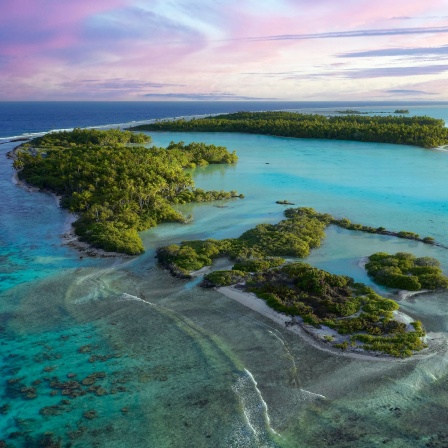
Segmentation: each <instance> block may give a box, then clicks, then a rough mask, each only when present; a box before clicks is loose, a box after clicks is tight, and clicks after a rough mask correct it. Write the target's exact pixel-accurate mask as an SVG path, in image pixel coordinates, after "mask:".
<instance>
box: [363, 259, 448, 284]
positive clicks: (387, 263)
mask: <svg viewBox="0 0 448 448" xmlns="http://www.w3.org/2000/svg"><path fill="white" fill-rule="evenodd" d="M366 269H367V273H368V274H369V275H370V276H371V277H372V278H373V280H374V281H375V282H376V283H379V284H380V285H385V286H388V287H390V288H398V289H405V290H408V291H420V290H421V289H441V288H448V278H447V277H445V276H444V275H443V274H442V270H441V269H440V263H439V262H438V261H437V260H436V259H434V258H429V257H421V258H417V257H415V256H414V255H412V254H408V253H405V252H398V253H396V254H395V255H389V254H386V253H384V252H378V253H376V254H373V255H371V256H370V257H369V262H368V263H367V264H366Z"/></svg>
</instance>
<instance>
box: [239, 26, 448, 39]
mask: <svg viewBox="0 0 448 448" xmlns="http://www.w3.org/2000/svg"><path fill="white" fill-rule="evenodd" d="M438 33H448V26H439V27H424V28H387V29H377V30H354V31H336V32H329V33H312V34H280V35H273V36H259V37H247V38H241V39H230V40H248V41H284V40H309V39H339V38H349V37H375V36H398V35H412V34H438Z"/></svg>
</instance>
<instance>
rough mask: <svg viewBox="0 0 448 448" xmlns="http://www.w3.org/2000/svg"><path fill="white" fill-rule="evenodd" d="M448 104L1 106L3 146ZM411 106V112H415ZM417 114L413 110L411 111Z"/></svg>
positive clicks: (437, 113)
mask: <svg viewBox="0 0 448 448" xmlns="http://www.w3.org/2000/svg"><path fill="white" fill-rule="evenodd" d="M446 105H448V103H423V102H421V103H409V102H361V101H354V102H347V101H345V102H334V101H333V102H331V101H326V102H325V101H317V102H297V101H295V102H288V101H247V102H238V101H236V102H225V101H207V102H206V101H188V102H186V101H173V102H171V101H170V102H162V101H155V102H20V101H19V102H0V142H1V141H2V140H3V141H5V140H7V139H10V138H12V137H15V138H17V137H23V135H24V134H26V135H34V134H36V133H42V132H49V131H54V130H61V129H72V128H74V127H81V128H84V127H92V126H118V125H120V126H122V125H125V124H129V125H131V124H136V122H137V123H139V122H145V121H149V120H153V119H164V118H173V117H181V116H184V117H188V116H196V115H208V114H219V113H230V112H237V111H241V110H250V111H262V110H298V111H301V112H306V113H322V112H334V111H335V110H338V109H347V108H351V109H353V108H357V109H358V108H360V109H362V110H377V111H378V110H380V111H384V112H393V110H394V108H395V107H402V106H406V107H409V106H413V107H412V108H414V109H415V108H417V109H419V108H420V107H423V106H426V107H427V106H430V108H431V110H432V112H433V114H432V116H434V117H435V118H444V113H445V112H444V110H443V109H444V106H446ZM412 108H411V109H412ZM411 113H412V111H411Z"/></svg>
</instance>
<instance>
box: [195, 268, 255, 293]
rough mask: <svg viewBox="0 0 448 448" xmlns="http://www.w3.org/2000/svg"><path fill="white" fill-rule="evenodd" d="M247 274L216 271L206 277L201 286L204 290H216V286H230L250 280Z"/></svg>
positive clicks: (236, 271)
mask: <svg viewBox="0 0 448 448" xmlns="http://www.w3.org/2000/svg"><path fill="white" fill-rule="evenodd" d="M248 276H249V275H248V274H247V272H243V271H238V270H235V269H234V270H232V271H214V272H210V274H207V275H206V276H205V277H204V280H203V281H202V284H201V286H202V287H203V288H214V287H216V286H230V285H235V284H237V283H241V282H244V281H245V280H246V279H247V278H248Z"/></svg>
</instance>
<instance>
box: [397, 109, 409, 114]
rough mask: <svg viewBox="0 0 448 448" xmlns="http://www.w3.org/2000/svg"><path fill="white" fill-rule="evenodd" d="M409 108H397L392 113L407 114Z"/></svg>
mask: <svg viewBox="0 0 448 448" xmlns="http://www.w3.org/2000/svg"><path fill="white" fill-rule="evenodd" d="M408 113H409V109H397V110H395V112H394V114H408Z"/></svg>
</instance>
